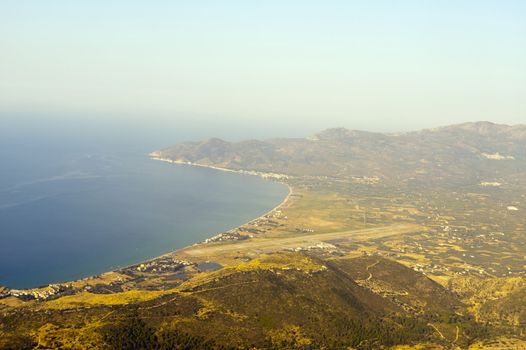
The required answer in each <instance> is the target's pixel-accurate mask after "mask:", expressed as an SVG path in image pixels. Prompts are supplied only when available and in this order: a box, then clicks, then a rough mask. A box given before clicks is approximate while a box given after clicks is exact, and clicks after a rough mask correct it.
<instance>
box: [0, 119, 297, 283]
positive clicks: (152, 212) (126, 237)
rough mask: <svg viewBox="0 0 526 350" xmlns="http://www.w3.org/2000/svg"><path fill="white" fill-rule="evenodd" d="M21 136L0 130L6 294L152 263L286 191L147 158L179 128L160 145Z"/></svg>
mask: <svg viewBox="0 0 526 350" xmlns="http://www.w3.org/2000/svg"><path fill="white" fill-rule="evenodd" d="M24 130H25V129H24V128H23V127H20V126H19V127H18V128H11V129H7V128H4V129H3V130H0V285H6V286H8V287H11V288H27V287H35V286H39V285H43V284H48V283H53V282H61V281H69V280H73V279H77V278H82V277H85V276H89V275H93V274H97V273H101V272H104V271H108V270H111V269H114V268H116V267H119V266H126V265H130V264H133V263H136V262H139V261H142V260H145V259H148V258H152V257H155V256H158V255H160V254H162V253H165V252H169V251H172V250H175V249H177V248H181V247H184V246H187V245H190V244H193V243H195V242H198V241H201V240H203V239H205V238H207V237H210V236H212V235H214V234H216V233H218V232H221V231H224V230H228V229H230V228H233V227H235V226H238V225H240V224H242V223H244V222H247V221H249V220H250V219H252V218H254V217H257V216H259V215H261V214H263V213H265V212H267V211H269V210H270V209H272V208H273V207H274V206H276V205H277V204H278V203H279V202H281V201H282V200H283V198H284V197H285V196H286V194H287V188H286V186H284V185H282V184H277V183H273V182H270V181H265V180H263V179H261V178H258V177H254V176H247V175H239V174H234V173H226V172H221V171H216V170H211V169H206V168H198V167H191V166H184V165H172V164H169V163H165V162H159V161H154V160H151V159H149V158H148V156H147V154H148V152H149V151H152V150H155V149H156V148H159V147H162V146H166V145H169V144H170V143H172V142H174V143H175V142H177V141H179V139H182V138H183V136H182V135H184V131H179V134H178V135H179V136H177V134H175V133H174V137H173V140H171V141H170V143H165V142H167V141H162V140H155V135H149V136H147V138H148V140H146V141H145V140H144V139H141V134H140V132H137V133H129V135H131V136H130V137H124V138H123V137H117V136H118V132H119V130H115V133H116V137H115V138H113V137H105V138H100V137H97V135H98V133H97V132H94V131H93V130H91V131H86V132H83V131H82V130H81V128H80V129H74V130H68V132H64V131H63V130H61V131H56V130H42V129H40V130H35V129H31V131H28V132H26V131H24ZM106 135H107V136H111V132H107V133H106ZM145 137H146V136H145ZM165 138H166V137H165ZM166 139H167V138H166ZM161 142H162V144H160V143H161Z"/></svg>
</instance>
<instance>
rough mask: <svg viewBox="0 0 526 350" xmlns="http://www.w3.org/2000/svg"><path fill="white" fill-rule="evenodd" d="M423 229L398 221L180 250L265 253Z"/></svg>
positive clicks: (200, 253) (210, 253) (199, 253)
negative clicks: (390, 223)
mask: <svg viewBox="0 0 526 350" xmlns="http://www.w3.org/2000/svg"><path fill="white" fill-rule="evenodd" d="M423 231H426V228H425V227H423V226H420V225H414V224H402V225H391V226H383V227H375V228H369V229H363V230H352V231H343V232H330V233H318V234H310V235H303V236H294V237H284V238H280V237H276V238H253V239H250V240H248V241H242V242H230V243H224V244H208V245H199V246H196V247H189V248H186V249H184V250H182V251H180V252H182V253H184V254H185V255H187V256H208V257H212V256H214V255H217V254H221V253H227V252H236V251H240V252H246V251H256V252H258V253H269V252H276V251H280V250H285V249H290V248H297V247H307V246H314V245H316V244H318V243H321V242H328V241H332V240H348V241H363V240H370V239H378V238H383V237H388V236H394V235H400V234H408V233H415V232H423Z"/></svg>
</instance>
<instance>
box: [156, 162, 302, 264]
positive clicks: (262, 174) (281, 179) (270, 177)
mask: <svg viewBox="0 0 526 350" xmlns="http://www.w3.org/2000/svg"><path fill="white" fill-rule="evenodd" d="M150 159H152V160H157V161H161V162H167V163H170V164H176V165H187V166H193V167H201V168H208V169H213V170H218V171H225V172H230V173H237V174H241V175H250V176H258V177H261V178H262V179H263V180H274V181H276V182H279V183H281V184H283V185H285V186H287V190H288V193H287V195H286V196H285V198H284V199H283V200H282V201H281V202H280V203H279V204H278V205H277V206H275V207H274V208H272V209H270V210H269V211H267V212H265V213H264V214H262V215H260V216H258V217H256V218H254V219H251V220H249V221H247V222H245V223H242V224H241V225H238V226H236V227H233V228H231V229H230V230H228V231H232V230H236V229H239V228H240V227H243V226H245V225H248V224H250V223H251V222H253V221H257V220H260V219H262V218H265V217H266V216H267V215H269V214H271V213H272V212H274V211H276V210H279V208H281V207H282V206H284V205H285V204H286V203H287V202H288V201H289V199H290V197H291V196H292V194H293V189H292V187H291V186H290V185H289V184H288V183H286V182H284V179H290V178H292V177H291V176H288V175H285V174H276V173H265V172H260V171H252V170H233V169H228V168H221V167H216V166H213V165H204V164H198V163H193V162H185V161H181V160H173V159H169V158H162V157H159V156H158V155H157V154H156V152H153V153H150ZM228 231H225V232H228ZM222 233H223V232H219V233H216V234H215V235H213V236H211V237H208V238H207V239H205V240H203V241H201V242H196V243H194V244H191V245H189V246H186V247H182V248H179V249H176V250H174V251H171V252H168V253H166V254H163V255H160V256H159V257H163V256H168V255H170V254H175V253H177V252H178V251H183V250H185V249H187V248H190V247H195V246H197V245H200V244H208V243H207V242H206V241H207V240H208V239H211V238H214V237H217V236H218V235H220V234H222ZM157 258H158V257H156V258H153V259H150V260H148V261H151V260H154V259H157Z"/></svg>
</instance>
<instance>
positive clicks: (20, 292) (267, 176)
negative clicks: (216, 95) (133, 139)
mask: <svg viewBox="0 0 526 350" xmlns="http://www.w3.org/2000/svg"><path fill="white" fill-rule="evenodd" d="M150 159H151V160H157V161H163V162H168V163H171V164H176V165H187V166H196V167H202V168H209V169H214V170H218V171H225V172H231V173H238V174H242V175H250V176H258V177H261V178H263V179H264V180H273V181H276V182H279V183H281V184H283V185H285V186H287V189H288V193H287V195H286V196H285V198H284V199H283V200H282V201H281V202H280V203H279V204H278V205H277V206H275V207H273V208H272V209H270V210H269V211H267V212H265V213H264V214H262V215H260V216H258V217H255V218H253V219H251V220H249V221H247V222H244V223H242V224H240V225H238V226H236V227H234V228H232V229H231V230H236V229H238V228H240V227H242V226H245V225H247V224H250V223H251V222H253V221H257V220H260V219H262V218H264V217H266V216H268V215H269V214H271V213H272V212H274V211H276V210H279V208H281V207H282V206H284V205H285V204H286V203H287V202H288V201H289V200H290V197H291V196H292V194H293V189H292V187H291V186H290V185H289V184H288V183H286V182H284V180H285V179H289V178H291V177H290V176H287V175H284V174H275V173H264V172H257V171H246V170H232V169H227V168H221V167H216V166H209V165H203V164H197V163H192V162H184V161H174V160H171V159H168V158H160V157H155V156H152V154H150ZM219 234H221V232H220V233H215V234H213V235H212V236H210V237H208V238H207V239H205V240H203V241H200V242H196V243H193V244H190V245H187V246H184V247H181V248H177V249H175V250H171V251H168V252H166V253H163V254H160V255H158V256H155V257H153V258H149V259H146V260H141V261H137V262H136V263H133V264H130V265H126V266H121V267H117V268H114V269H109V270H107V271H104V272H101V273H98V274H94V275H90V276H86V277H84V278H80V279H76V280H71V281H65V282H56V283H49V284H47V285H42V286H39V287H33V288H25V289H18V288H9V287H8V286H0V287H3V288H4V289H5V290H2V294H4V293H8V294H10V295H11V296H16V297H18V296H24V295H32V296H36V295H39V296H40V295H46V293H47V292H48V291H51V294H50V296H53V295H55V294H54V292H55V291H57V292H59V291H61V290H62V289H61V287H63V286H64V287H66V288H68V287H69V286H72V285H73V284H75V283H82V282H88V281H90V280H93V279H97V278H101V277H104V276H107V275H111V274H115V273H119V271H120V270H123V269H127V268H130V267H131V266H135V265H138V264H143V263H148V262H152V261H155V260H157V259H161V258H166V257H173V256H175V255H176V254H177V253H178V252H181V251H184V250H185V249H188V248H190V247H195V246H197V245H200V244H207V242H206V241H207V240H208V239H210V238H213V237H216V236H217V235H219ZM42 292H43V293H42ZM37 299H44V300H45V299H46V298H40V297H37Z"/></svg>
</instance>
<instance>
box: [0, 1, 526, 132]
mask: <svg viewBox="0 0 526 350" xmlns="http://www.w3.org/2000/svg"><path fill="white" fill-rule="evenodd" d="M17 113H24V114H26V115H27V114H30V115H34V116H41V118H51V117H50V116H61V118H69V119H75V118H78V119H83V120H84V121H86V120H91V119H93V120H96V119H97V118H110V119H111V118H113V119H115V120H120V121H127V120H134V121H140V122H149V123H159V124H162V123H167V125H168V124H170V125H174V124H176V123H178V122H181V123H183V122H184V123H191V122H192V121H195V123H198V122H207V123H209V124H208V126H210V125H223V126H224V125H229V126H230V125H236V124H237V123H239V124H242V125H244V126H245V127H247V126H250V125H254V127H256V126H261V125H264V124H267V126H268V125H272V127H276V128H279V127H280V126H282V127H283V128H285V127H286V128H290V127H291V126H293V125H297V126H298V130H310V129H321V128H325V127H333V126H345V127H349V128H360V129H369V130H387V131H391V130H407V129H416V128H420V127H431V126H437V125H444V124H451V123H458V122H463V121H471V120H491V121H495V122H502V123H510V124H513V123H526V1H523V0H516V1H514V0H492V1H490V0H434V1H430V0H396V1H394V0H385V1H381V0H361V1H352V0H341V1H336V0H332V1H331V0H318V1H308V0H301V1H293V0H276V1H273V0H264V1H249V0H238V1H233V0H209V1H206V0H193V1H190V0H188V1H182V0H181V1H178V0H172V1H167V0H166V1H162V0H155V1H144V0H143V1H132V0H120V1H119V0H90V1H80V0H79V1H75V0H48V1H42V0H34V1H30V0H12V1H11V0H1V1H0V118H1V117H2V116H4V117H5V116H7V115H16V114H17ZM279 134H280V135H283V134H286V133H283V132H280V133H279Z"/></svg>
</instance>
